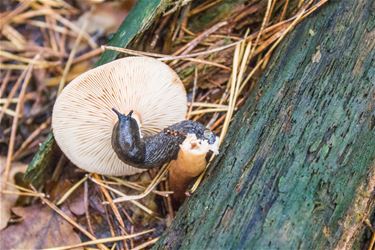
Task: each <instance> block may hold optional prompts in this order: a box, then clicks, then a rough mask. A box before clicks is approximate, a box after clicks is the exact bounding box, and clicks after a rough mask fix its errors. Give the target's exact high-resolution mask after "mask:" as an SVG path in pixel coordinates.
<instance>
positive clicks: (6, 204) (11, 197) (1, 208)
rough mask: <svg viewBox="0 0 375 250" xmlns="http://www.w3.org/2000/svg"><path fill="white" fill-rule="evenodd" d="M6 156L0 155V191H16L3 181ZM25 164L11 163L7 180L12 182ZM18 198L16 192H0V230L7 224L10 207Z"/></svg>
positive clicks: (24, 169)
mask: <svg viewBox="0 0 375 250" xmlns="http://www.w3.org/2000/svg"><path fill="white" fill-rule="evenodd" d="M5 163H6V157H0V190H1V191H9V192H17V189H16V188H15V187H14V186H12V185H7V184H6V183H4V182H3V178H4V176H3V175H4V169H5ZM26 168H27V165H26V164H24V163H21V162H15V163H12V168H11V170H10V173H9V180H8V181H9V182H10V183H12V184H14V176H15V175H16V174H17V173H20V172H21V173H24V172H25V171H26ZM17 199H18V195H17V194H9V193H7V194H5V193H3V192H1V193H0V201H1V202H0V230H2V229H3V228H5V227H6V226H7V224H8V221H9V219H10V216H11V212H10V209H11V208H12V207H13V206H14V204H16V201H17Z"/></svg>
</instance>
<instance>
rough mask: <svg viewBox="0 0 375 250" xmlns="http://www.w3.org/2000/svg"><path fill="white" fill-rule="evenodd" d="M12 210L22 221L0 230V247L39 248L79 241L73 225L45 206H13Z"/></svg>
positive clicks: (71, 243)
mask: <svg viewBox="0 0 375 250" xmlns="http://www.w3.org/2000/svg"><path fill="white" fill-rule="evenodd" d="M12 211H13V212H14V213H15V214H17V215H18V216H20V217H22V218H23V221H22V222H21V223H18V224H15V225H10V226H8V227H7V228H6V229H4V230H2V231H1V232H0V249H41V248H49V247H57V246H65V245H74V244H78V243H81V240H80V238H79V236H78V235H77V234H76V233H75V232H74V231H73V227H72V226H71V225H70V224H69V223H68V222H67V221H65V220H64V219H63V218H61V217H60V215H58V214H57V213H56V212H55V211H53V210H52V209H50V208H48V207H46V206H43V205H41V204H37V205H33V206H30V207H15V208H13V209H12Z"/></svg>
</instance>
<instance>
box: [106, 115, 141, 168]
mask: <svg viewBox="0 0 375 250" xmlns="http://www.w3.org/2000/svg"><path fill="white" fill-rule="evenodd" d="M112 110H113V111H114V112H115V113H116V114H117V117H118V121H117V122H116V124H115V126H114V127H113V130H112V148H113V149H114V151H115V152H116V154H117V156H118V157H119V158H120V159H121V160H122V161H124V162H125V163H128V164H139V163H141V162H143V160H144V157H145V155H144V143H143V141H142V139H141V133H140V129H139V126H138V123H137V121H136V120H135V119H134V118H133V117H132V114H133V111H130V112H129V114H128V115H125V114H121V113H120V112H119V111H118V110H116V109H115V108H112Z"/></svg>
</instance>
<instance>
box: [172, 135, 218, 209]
mask: <svg viewBox="0 0 375 250" xmlns="http://www.w3.org/2000/svg"><path fill="white" fill-rule="evenodd" d="M217 141H218V140H217ZM217 147H218V145H217V143H214V144H209V143H208V142H207V141H206V140H201V139H197V137H196V136H195V135H194V134H189V135H188V136H187V137H186V139H185V141H184V142H183V143H182V144H181V145H180V151H179V153H178V156H177V159H176V160H174V161H172V162H171V163H170V164H171V165H170V168H169V185H170V188H171V190H172V191H173V192H174V193H173V198H174V199H175V201H176V202H177V203H179V202H182V201H183V200H184V199H185V197H186V195H185V192H186V190H187V188H188V186H189V184H190V183H191V182H192V180H194V179H195V177H197V176H198V175H199V174H201V173H202V172H203V170H204V169H205V168H206V165H207V160H206V156H207V153H208V152H209V151H212V152H214V153H217Z"/></svg>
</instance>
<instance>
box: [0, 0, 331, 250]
mask: <svg viewBox="0 0 375 250" xmlns="http://www.w3.org/2000/svg"><path fill="white" fill-rule="evenodd" d="M326 1H327V0H321V1H315V2H313V1H309V2H307V3H306V2H305V3H304V2H301V4H300V5H299V7H295V8H292V7H291V6H292V4H291V2H290V1H289V0H285V1H275V0H268V1H267V4H259V3H254V4H252V3H249V4H247V5H244V6H242V7H241V8H239V9H234V10H233V13H232V14H231V15H230V17H229V18H228V19H227V20H221V21H220V22H218V23H216V24H214V25H213V26H211V27H209V28H207V29H206V30H203V31H200V32H197V33H195V32H193V31H191V30H189V28H188V27H189V25H188V24H189V22H190V20H191V19H192V18H194V16H197V15H199V14H201V13H203V12H204V11H205V10H209V9H210V8H212V7H215V5H217V4H220V2H221V1H220V0H212V1H206V2H205V3H204V4H202V5H198V6H196V5H194V1H187V2H186V3H187V4H186V5H184V6H183V7H182V9H180V10H178V11H176V12H171V11H169V12H167V13H166V14H165V15H164V16H163V18H162V19H161V20H160V21H159V23H158V25H155V27H154V28H153V29H151V31H150V32H149V34H148V35H147V36H146V37H144V38H143V40H142V41H144V43H145V44H150V46H148V47H147V48H146V51H141V50H136V49H124V48H116V47H111V46H102V47H98V44H100V43H99V41H98V39H97V37H96V38H94V37H93V36H92V34H89V33H88V32H86V31H85V29H84V28H82V26H79V25H78V23H77V22H75V21H71V20H76V19H77V17H78V16H80V15H82V14H84V13H85V12H87V11H88V10H87V9H84V8H76V7H72V5H71V4H70V2H71V1H31V0H28V1H21V3H19V4H18V5H17V7H16V8H14V9H13V10H9V11H6V12H4V13H2V14H1V18H0V20H1V21H0V26H1V38H0V46H1V50H0V63H1V87H0V110H1V113H0V121H1V127H0V131H2V132H1V134H0V140H1V143H2V144H1V145H0V147H1V148H0V149H1V152H3V149H6V150H7V163H6V170H5V171H6V172H5V174H4V176H5V178H6V179H7V178H8V177H7V176H8V173H9V171H10V168H11V166H12V162H14V161H18V160H23V161H25V162H29V161H30V159H31V157H32V155H33V154H34V153H35V152H36V150H37V148H38V145H39V143H41V142H42V141H43V140H44V139H45V138H46V135H47V134H48V132H49V130H50V129H49V127H50V122H51V119H50V114H51V109H52V106H53V102H54V100H55V97H56V96H57V94H58V93H59V92H60V91H61V90H62V88H63V87H64V86H65V84H67V83H68V82H69V81H70V80H71V79H73V78H74V77H75V76H77V75H79V74H80V73H82V72H84V71H86V70H87V69H88V68H90V67H91V66H90V65H92V64H93V62H94V60H95V59H97V58H98V56H99V55H100V54H101V52H102V51H104V50H116V51H120V52H122V53H123V54H124V55H145V56H151V57H155V58H158V59H159V60H161V61H164V62H166V63H168V64H169V65H170V66H171V67H172V68H174V69H175V70H176V71H177V72H178V73H179V75H180V77H181V78H182V80H183V82H184V84H185V85H186V88H187V91H188V93H189V98H190V103H189V114H188V117H189V119H192V120H197V121H200V122H202V123H204V124H205V125H207V126H208V127H209V128H210V129H212V130H214V131H215V132H216V133H217V134H218V135H220V143H221V142H222V141H223V140H224V138H225V136H226V134H227V131H228V129H229V126H230V123H231V121H232V119H233V116H234V114H235V112H236V110H238V109H239V108H240V106H241V105H242V104H243V103H244V102H245V100H246V98H247V97H248V96H249V94H250V93H251V91H252V89H253V87H254V85H255V84H256V82H257V80H258V77H259V74H260V72H261V71H262V70H263V69H264V68H265V67H266V66H267V64H268V62H269V60H270V57H271V55H272V53H273V51H274V50H275V48H276V47H277V45H278V44H279V43H280V42H281V41H282V40H283V39H284V38H285V36H286V35H287V34H288V33H289V32H290V31H291V30H292V29H293V28H294V27H295V26H296V25H297V24H298V23H299V22H301V21H302V20H303V19H304V18H306V17H307V16H308V15H310V14H311V13H313V12H314V11H315V10H317V9H318V8H319V7H320V6H321V5H323V4H324V3H325V2H326ZM250 2H251V1H250ZM172 9H173V8H172ZM247 20H253V22H252V23H250V24H249V23H247ZM239 27H240V28H239ZM165 30H166V31H165ZM161 32H165V33H166V34H165V33H163V35H162V34H160V33H161ZM161 37H165V39H166V40H168V41H165V42H164V43H163V44H164V45H161V44H162V43H161V42H160V40H161ZM135 47H136V46H135ZM139 47H142V46H139ZM150 51H156V52H150ZM209 166H210V163H209V164H208V167H209ZM63 168H69V169H70V170H69V171H70V172H72V174H66V173H65V172H67V171H64V173H63V171H62V169H63ZM69 171H68V172H69ZM167 172H168V166H164V167H163V168H161V169H160V170H150V171H149V172H147V173H144V174H142V175H139V176H135V177H129V178H109V177H105V176H99V175H96V174H94V175H85V174H84V173H82V172H79V171H77V169H76V168H74V167H72V166H70V165H69V163H68V161H67V160H66V159H65V158H64V157H63V156H62V157H61V158H60V160H59V161H58V164H57V167H56V169H55V171H54V173H53V177H52V181H53V183H54V184H53V185H50V184H49V185H46V186H45V187H44V192H45V193H48V194H49V193H56V192H61V193H62V194H61V195H60V196H51V197H49V196H47V195H45V194H44V193H40V192H37V191H36V190H35V189H29V188H25V187H21V186H18V185H17V186H16V188H17V189H18V190H19V192H18V194H19V195H22V196H33V197H37V198H38V199H40V200H41V201H42V202H43V203H44V204H46V205H47V206H49V207H50V208H51V209H53V210H54V211H56V212H57V213H58V214H60V215H61V216H62V217H63V218H64V219H66V220H67V221H68V222H69V223H71V224H72V225H73V226H74V227H75V228H76V229H77V230H78V231H79V232H81V233H82V234H83V235H85V236H86V237H88V238H89V239H91V241H88V242H85V243H82V244H79V245H74V246H62V247H58V248H54V249H71V248H74V247H79V246H88V245H94V244H95V245H97V247H98V248H100V249H108V247H109V248H122V249H144V248H147V247H149V246H151V245H152V244H154V243H155V242H156V241H157V239H158V238H159V236H160V234H161V232H162V231H163V229H164V228H165V227H166V226H167V225H169V224H170V221H171V218H173V216H174V210H173V208H172V201H171V197H170V193H171V192H170V191H168V188H167V187H168V183H167V181H166V178H165V177H166V175H167ZM203 177H204V173H202V175H201V176H199V178H197V181H196V182H195V183H194V185H193V186H192V188H191V190H190V192H194V191H195V190H196V189H197V188H198V186H199V184H200V182H201V181H202V179H203ZM63 180H69V181H70V185H69V188H66V189H62V188H61V187H58V185H59V183H60V182H62V181H63ZM7 183H9V182H7ZM46 184H47V183H46ZM2 189H3V190H2V192H3V193H7V190H6V187H2ZM79 190H83V191H84V192H83V198H84V199H83V205H84V207H85V214H84V215H83V216H81V217H82V218H79V217H80V216H77V218H70V217H69V216H68V215H66V214H65V213H64V212H63V211H62V210H61V207H64V206H68V203H69V199H70V198H71V197H73V196H75V195H77V193H78V191H79ZM92 196H95V197H98V199H99V200H100V201H101V202H102V203H103V204H104V206H105V209H106V213H105V214H101V215H100V216H101V217H102V218H103V219H104V220H105V221H106V223H107V225H108V227H107V228H108V233H107V235H108V237H106V238H101V239H98V238H97V237H95V236H94V235H98V233H99V232H94V230H95V229H94V228H95V224H94V219H93V218H94V215H93V214H92V213H93V211H94V209H93V205H92V202H91V201H90V199H91V197H92ZM31 202H33V203H35V202H39V201H38V200H32V201H31ZM139 218H141V219H139ZM77 221H80V222H81V223H82V221H83V222H84V225H81V224H79V223H78V222H77ZM155 228H159V229H158V230H155ZM135 232H137V233H135Z"/></svg>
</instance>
